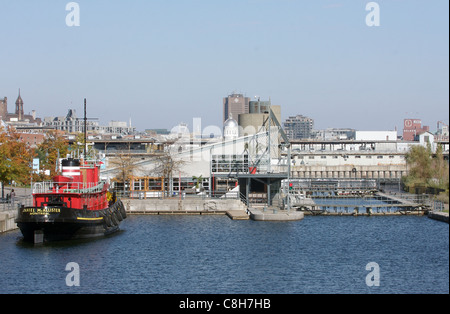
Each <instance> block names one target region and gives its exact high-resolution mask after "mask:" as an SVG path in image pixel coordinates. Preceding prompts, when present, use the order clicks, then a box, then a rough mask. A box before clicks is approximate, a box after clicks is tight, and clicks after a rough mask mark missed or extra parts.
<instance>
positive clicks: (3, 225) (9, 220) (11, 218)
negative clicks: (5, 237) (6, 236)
mask: <svg viewBox="0 0 450 314" xmlns="http://www.w3.org/2000/svg"><path fill="white" fill-rule="evenodd" d="M16 215H17V210H8V211H2V212H0V233H4V232H8V231H12V230H16V229H17V224H16V222H15V219H16Z"/></svg>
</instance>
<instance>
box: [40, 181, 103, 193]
mask: <svg viewBox="0 0 450 314" xmlns="http://www.w3.org/2000/svg"><path fill="white" fill-rule="evenodd" d="M105 183H106V182H104V181H101V182H87V183H84V182H70V183H68V184H67V186H66V187H65V188H60V187H58V184H57V183H55V182H52V181H48V182H38V183H34V184H33V194H56V193H58V194H79V193H99V192H101V191H103V187H104V185H105Z"/></svg>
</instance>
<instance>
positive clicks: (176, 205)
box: [122, 198, 250, 220]
mask: <svg viewBox="0 0 450 314" xmlns="http://www.w3.org/2000/svg"><path fill="white" fill-rule="evenodd" d="M122 201H123V204H124V205H125V209H126V211H127V213H128V214H130V215H226V216H228V217H229V218H230V219H232V220H248V219H250V216H249V214H248V212H247V208H246V206H245V205H244V204H243V203H242V202H241V201H240V200H237V199H209V198H205V199H202V198H187V199H182V200H180V199H177V198H165V199H146V200H136V199H124V200H122Z"/></svg>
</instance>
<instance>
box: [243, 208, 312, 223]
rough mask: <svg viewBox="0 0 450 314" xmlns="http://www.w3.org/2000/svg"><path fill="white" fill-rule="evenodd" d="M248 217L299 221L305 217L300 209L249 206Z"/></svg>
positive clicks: (263, 219) (256, 219)
mask: <svg viewBox="0 0 450 314" xmlns="http://www.w3.org/2000/svg"><path fill="white" fill-rule="evenodd" d="M248 210H249V212H250V218H251V219H252V220H255V221H299V220H302V219H303V218H304V217H305V214H304V213H303V212H301V211H295V210H280V209H279V208H277V207H263V208H256V207H251V208H249V209H248Z"/></svg>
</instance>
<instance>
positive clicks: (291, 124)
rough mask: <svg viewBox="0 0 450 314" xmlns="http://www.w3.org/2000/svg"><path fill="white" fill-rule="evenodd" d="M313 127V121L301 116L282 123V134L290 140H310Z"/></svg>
mask: <svg viewBox="0 0 450 314" xmlns="http://www.w3.org/2000/svg"><path fill="white" fill-rule="evenodd" d="M313 127H314V120H313V119H311V118H308V117H305V116H302V115H297V116H295V117H289V118H288V119H286V121H285V122H284V132H285V133H286V135H287V136H288V138H289V139H290V140H295V139H306V138H310V137H311V132H312V130H313Z"/></svg>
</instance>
